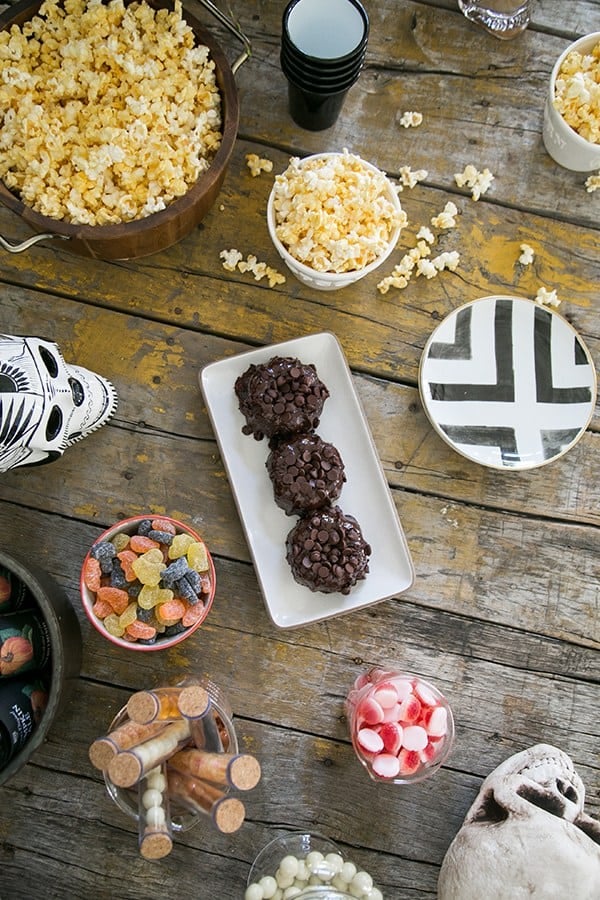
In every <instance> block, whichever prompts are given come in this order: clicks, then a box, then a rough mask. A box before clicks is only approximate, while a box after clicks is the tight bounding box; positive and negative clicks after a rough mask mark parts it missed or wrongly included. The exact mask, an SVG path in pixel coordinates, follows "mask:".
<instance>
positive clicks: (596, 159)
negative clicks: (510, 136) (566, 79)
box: [543, 31, 600, 172]
mask: <svg viewBox="0 0 600 900" xmlns="http://www.w3.org/2000/svg"><path fill="white" fill-rule="evenodd" d="M599 41H600V31H596V32H595V33H593V34H587V35H585V37H582V38H579V40H577V41H575V42H574V43H573V44H570V45H569V46H568V47H567V49H566V50H565V51H564V53H562V54H561V55H560V56H559V57H558V59H557V61H556V64H555V66H554V68H553V69H552V74H551V76H550V84H549V88H548V93H547V95H546V104H545V107H544V131H543V138H544V146H545V147H546V150H547V151H548V153H549V154H550V156H551V157H552V159H553V160H554V161H555V162H557V163H558V164H559V165H561V166H563V168H565V169H570V170H571V171H572V172H592V171H593V170H594V169H600V144H592V143H591V142H590V141H588V140H586V139H585V138H584V137H582V136H581V135H580V134H578V133H577V132H576V131H575V130H574V129H573V128H571V126H570V125H567V123H566V122H565V120H564V119H563V117H562V116H561V114H560V113H559V112H558V110H557V109H556V107H555V106H554V98H555V91H556V79H557V76H558V73H559V70H560V67H561V66H562V64H563V62H564V61H565V58H566V57H567V55H568V54H569V53H571V52H572V51H573V50H576V51H577V52H578V53H583V54H585V53H589V52H590V50H592V48H593V47H595V46H596V44H597V43H598V42H599Z"/></svg>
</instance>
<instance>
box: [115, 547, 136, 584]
mask: <svg viewBox="0 0 600 900" xmlns="http://www.w3.org/2000/svg"><path fill="white" fill-rule="evenodd" d="M137 558H138V557H137V553H134V552H133V550H121V552H120V553H117V559H118V560H120V562H121V566H122V568H123V575H124V576H125V581H135V579H136V574H135V572H134V571H133V569H132V568H131V564H132V563H133V562H135V560H136V559H137Z"/></svg>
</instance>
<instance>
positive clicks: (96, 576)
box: [83, 556, 102, 592]
mask: <svg viewBox="0 0 600 900" xmlns="http://www.w3.org/2000/svg"><path fill="white" fill-rule="evenodd" d="M101 577H102V571H101V569H100V563H99V562H98V560H97V559H94V557H93V556H88V558H87V559H86V561H85V563H84V566H83V583H84V584H85V586H86V588H88V590H90V591H94V592H95V591H97V590H98V588H99V587H100V578H101Z"/></svg>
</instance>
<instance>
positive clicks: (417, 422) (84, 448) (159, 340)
mask: <svg viewBox="0 0 600 900" xmlns="http://www.w3.org/2000/svg"><path fill="white" fill-rule="evenodd" d="M11 294H12V299H11V302H10V303H9V302H8V301H7V300H6V299H5V300H4V301H0V308H1V309H2V328H3V329H5V330H7V331H8V332H17V333H18V332H23V331H25V332H28V333H37V334H43V335H45V336H46V337H48V338H49V339H53V340H56V341H57V342H58V343H59V345H60V346H61V348H62V351H63V353H64V355H65V357H66V358H67V359H68V360H70V361H72V362H76V363H78V364H79V365H84V366H86V367H88V368H91V369H95V370H96V371H100V372H102V373H103V374H104V375H105V376H106V377H107V378H109V379H110V380H111V381H112V382H113V384H114V385H115V386H116V388H117V390H118V393H119V396H120V405H119V408H118V410H117V414H116V418H115V422H117V423H118V425H119V426H122V427H124V428H126V429H127V430H128V433H129V432H130V431H131V430H133V431H134V432H138V436H137V437H135V436H132V437H131V438H130V437H129V436H128V434H124V435H121V437H123V438H124V440H126V441H129V440H131V441H132V444H131V446H132V453H131V454H130V456H129V459H128V458H127V456H125V457H121V459H120V462H117V461H116V460H115V463H114V465H113V466H112V467H111V471H113V474H114V476H115V477H116V478H117V481H116V484H115V486H114V488H113V489H112V490H113V492H114V494H115V495H116V496H117V497H118V496H119V495H121V494H122V493H123V490H125V491H126V494H127V495H128V496H131V500H130V502H134V500H133V494H132V490H133V485H132V482H134V481H135V482H137V483H138V484H140V483H141V484H142V485H143V484H144V479H145V478H146V477H147V475H146V472H147V467H146V466H144V465H143V464H139V463H136V457H137V456H140V455H141V456H142V458H143V457H144V456H145V457H149V455H150V459H152V453H153V451H152V448H153V447H154V446H155V441H158V446H160V435H161V434H166V433H170V434H172V435H178V436H180V437H181V438H183V437H188V438H194V439H196V440H198V439H199V440H201V441H210V442H211V444H210V446H205V447H202V446H200V447H199V448H198V451H196V450H192V452H193V453H194V454H196V452H198V453H199V454H201V455H204V454H206V455H207V460H212V458H213V456H214V455H215V453H216V450H215V447H214V446H213V445H212V441H213V439H214V435H213V432H212V428H211V426H210V423H209V421H208V418H207V416H206V413H205V410H204V405H203V400H202V396H201V393H200V390H199V387H198V379H197V374H198V372H199V370H200V369H201V368H202V367H203V366H204V365H206V364H208V363H210V362H213V361H214V360H216V359H220V358H222V357H224V356H227V355H229V354H231V353H233V352H240V351H242V350H244V349H247V345H243V344H239V343H237V342H232V341H228V340H223V339H221V338H216V337H215V338H210V337H208V336H205V335H198V334H197V333H196V332H195V331H192V330H188V329H181V328H172V327H169V326H165V325H162V324H161V323H158V322H152V321H148V320H147V319H143V318H141V317H136V318H133V319H126V318H125V316H123V315H122V314H120V313H115V312H113V311H111V310H103V309H100V308H98V309H89V310H88V314H87V315H86V317H85V319H82V317H81V307H80V305H79V304H78V303H74V302H72V301H67V300H63V299H62V298H60V297H54V298H52V299H49V298H48V297H46V296H45V295H43V294H39V293H37V292H30V291H22V290H18V289H16V288H12V289H11ZM325 327H327V326H326V325H325ZM344 349H345V350H346V351H347V350H348V348H347V346H346V345H344ZM350 350H351V348H350ZM356 384H357V387H358V390H359V393H360V396H361V399H362V401H363V404H364V408H365V412H366V415H367V419H368V422H369V424H370V427H371V430H372V433H373V437H374V440H375V444H376V446H377V449H378V451H379V454H380V457H381V460H382V463H383V466H384V469H385V472H386V475H387V478H388V481H389V482H390V484H392V485H393V486H394V487H398V488H401V489H404V490H411V491H414V490H417V491H419V492H423V493H425V494H433V495H436V496H439V497H441V498H446V499H448V500H456V501H462V502H468V503H476V504H481V505H485V506H488V507H494V508H497V509H504V508H506V507H509V508H511V509H513V510H514V511H515V512H521V513H525V514H527V515H531V516H534V517H538V516H544V517H548V518H556V519H559V520H569V521H574V522H575V521H578V522H588V523H595V524H598V522H599V521H600V519H599V513H598V509H599V508H600V471H598V469H599V467H600V454H598V453H597V447H596V444H597V440H598V438H597V435H596V434H595V433H592V432H588V433H587V434H585V435H584V437H583V439H582V440H581V442H580V443H579V445H578V446H576V447H575V448H573V450H572V451H570V452H569V453H568V454H566V455H565V457H563V458H562V459H561V460H557V461H555V462H554V463H552V464H551V465H550V466H546V467H544V468H542V469H539V470H533V471H531V472H525V473H519V472H509V473H506V472H505V473H501V472H494V471H493V470H490V469H485V468H484V467H481V466H478V465H476V464H474V463H470V462H469V461H467V460H465V459H463V457H461V456H460V455H458V454H457V453H456V452H455V451H453V450H452V449H451V448H449V447H447V446H446V444H444V442H443V441H442V440H441V439H440V438H439V437H438V436H437V435H436V433H435V432H434V431H433V429H432V428H431V426H430V424H429V422H428V420H427V418H426V416H425V414H424V412H423V410H422V406H421V403H420V400H419V397H418V392H417V391H416V390H415V389H414V388H412V387H405V386H403V385H399V384H395V383H392V382H386V381H382V380H380V379H373V378H370V377H365V376H359V375H357V376H356ZM174 398H176V400H174ZM390 426H392V427H390ZM147 431H149V432H150V433H151V434H153V437H152V438H151V440H150V442H149V444H148V446H147V447H146V448H145V449H144V448H142V446H141V444H140V445H139V446H138V442H140V441H143V440H144V438H143V437H140V434H141V435H143V434H144V433H145V432H147ZM111 434H112V432H111ZM100 439H101V434H99V435H94V436H92V439H91V441H92V442H93V443H92V442H90V443H89V444H88V443H86V444H84V445H81V448H74V450H72V451H69V454H68V457H69V458H70V457H71V454H72V453H74V454H76V457H77V460H78V461H79V460H86V461H87V460H88V459H89V454H90V453H93V452H94V448H95V445H96V442H100ZM174 440H176V441H178V440H179V439H178V438H177V439H174ZM110 444H111V440H110V439H109V438H108V437H106V438H105V439H102V441H101V446H104V445H106V446H107V448H109V447H110ZM134 447H135V452H133V448H134ZM64 464H65V465H66V464H67V460H65V462H64ZM62 465H63V463H61V466H62ZM77 465H78V467H79V462H78V463H77ZM98 465H101V462H100V460H99V461H98ZM47 471H48V472H49V470H47ZM47 471H44V470H40V471H39V473H36V472H35V471H33V470H29V471H26V472H25V473H21V474H20V475H19V477H18V484H19V486H21V485H23V487H24V489H29V488H30V487H31V486H32V485H35V484H36V483H37V484H38V485H39V488H40V489H41V490H44V487H43V486H45V484H46V481H47ZM88 471H90V472H91V471H93V463H92V462H91V460H90V463H89V469H86V470H82V471H81V473H80V474H79V475H78V474H77V473H78V472H79V468H77V469H75V473H74V474H73V476H72V493H71V498H72V502H74V501H75V499H76V496H77V492H78V491H82V492H83V496H81V497H80V499H79V501H78V502H77V503H75V502H74V508H77V509H78V510H79V511H80V514H82V515H83V514H84V513H85V509H86V503H87V500H88V488H87V484H86V481H87V480H92V478H93V476H92V475H91V474H89V475H88V474H87V472H88ZM597 471H598V474H597V475H596V474H595V473H596V472H597ZM581 472H585V473H586V477H585V478H582V477H581V476H580V474H579V473H581ZM12 477H13V476H10V477H9V478H8V479H7V483H8V484H10V483H11V481H12ZM15 477H16V473H15ZM178 480H179V479H178V476H177V472H176V471H174V472H173V473H172V474H170V475H169V482H171V481H173V482H177V481H178ZM208 480H209V481H211V482H212V481H215V483H219V482H220V481H221V480H223V473H222V472H221V471H220V470H219V469H217V470H215V471H214V472H212V473H211V474H210V475H209V476H208ZM78 482H79V488H78V487H77V483H78ZM121 485H123V487H121ZM19 489H20V488H19ZM169 490H171V491H175V492H176V491H177V488H176V487H175V486H174V485H172V486H171V485H170V486H169ZM175 496H176V493H173V494H172V500H175ZM39 502H40V503H42V502H43V500H42V499H41V498H40V501H39ZM137 502H139V501H135V503H136V504H137ZM178 506H183V500H180V501H178ZM116 511H117V510H115V512H116ZM188 513H189V514H191V513H192V511H191V510H188ZM90 514H91V513H90Z"/></svg>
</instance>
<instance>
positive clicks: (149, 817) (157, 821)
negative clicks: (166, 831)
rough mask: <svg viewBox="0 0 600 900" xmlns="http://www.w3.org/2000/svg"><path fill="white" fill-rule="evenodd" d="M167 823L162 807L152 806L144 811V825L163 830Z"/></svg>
mask: <svg viewBox="0 0 600 900" xmlns="http://www.w3.org/2000/svg"><path fill="white" fill-rule="evenodd" d="M166 821H167V817H166V816H165V811H164V809H163V808H162V806H152V807H150V809H149V810H147V811H146V824H147V825H148V826H149V827H150V828H163V827H164V825H165V823H166Z"/></svg>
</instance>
